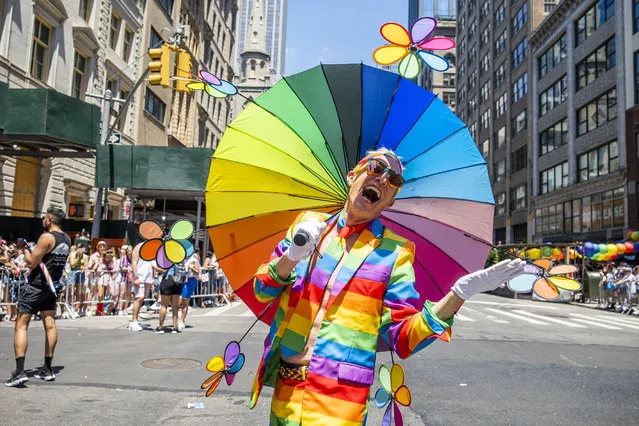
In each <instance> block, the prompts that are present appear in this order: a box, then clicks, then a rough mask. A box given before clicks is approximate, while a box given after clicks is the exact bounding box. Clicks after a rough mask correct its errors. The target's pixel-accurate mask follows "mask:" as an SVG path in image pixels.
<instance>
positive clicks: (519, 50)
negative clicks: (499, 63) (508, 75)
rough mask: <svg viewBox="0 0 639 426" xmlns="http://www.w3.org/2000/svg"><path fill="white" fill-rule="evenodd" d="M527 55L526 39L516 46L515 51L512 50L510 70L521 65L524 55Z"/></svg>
mask: <svg viewBox="0 0 639 426" xmlns="http://www.w3.org/2000/svg"><path fill="white" fill-rule="evenodd" d="M527 54H528V39H527V38H525V39H523V40H522V41H521V43H519V44H518V45H517V47H516V48H515V50H513V55H512V56H513V60H512V69H515V68H517V67H518V66H519V64H521V63H522V62H523V61H524V59H525V58H526V55H527Z"/></svg>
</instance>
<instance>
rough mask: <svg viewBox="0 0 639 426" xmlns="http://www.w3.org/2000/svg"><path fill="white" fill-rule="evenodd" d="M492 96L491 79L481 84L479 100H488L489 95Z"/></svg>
mask: <svg viewBox="0 0 639 426" xmlns="http://www.w3.org/2000/svg"><path fill="white" fill-rule="evenodd" d="M489 96H490V80H488V81H487V82H486V83H484V85H483V86H481V90H480V91H479V102H486V101H487V100H488V97H489Z"/></svg>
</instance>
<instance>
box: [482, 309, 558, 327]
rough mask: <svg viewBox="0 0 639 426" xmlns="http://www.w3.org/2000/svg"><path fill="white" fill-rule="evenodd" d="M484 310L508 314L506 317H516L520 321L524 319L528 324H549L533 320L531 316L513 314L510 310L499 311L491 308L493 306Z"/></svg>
mask: <svg viewBox="0 0 639 426" xmlns="http://www.w3.org/2000/svg"><path fill="white" fill-rule="evenodd" d="M486 310H487V311H490V312H494V313H496V314H499V315H506V316H508V317H512V318H517V319H520V320H522V321H526V322H528V323H530V324H535V325H550V324H548V323H546V322H541V321H537V320H534V319H532V318H528V317H525V316H523V315H517V314H513V313H512V312H506V311H500V310H497V309H493V308H486Z"/></svg>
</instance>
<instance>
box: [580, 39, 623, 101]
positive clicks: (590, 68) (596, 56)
mask: <svg viewBox="0 0 639 426" xmlns="http://www.w3.org/2000/svg"><path fill="white" fill-rule="evenodd" d="M616 63H617V59H616V51H615V37H614V36H612V37H611V38H610V39H608V40H607V41H606V42H605V43H604V44H602V45H601V46H599V47H598V48H597V49H595V50H594V51H593V52H592V53H591V54H590V55H588V56H587V57H586V58H585V59H584V60H583V61H581V62H579V63H578V64H577V67H576V70H575V72H576V74H577V78H576V81H577V90H578V91H579V90H581V89H583V88H584V87H586V86H587V85H588V84H590V83H592V82H593V81H595V80H596V79H597V78H599V77H600V76H601V75H602V74H603V73H604V72H605V71H608V70H610V69H612V68H614V66H615V65H616Z"/></svg>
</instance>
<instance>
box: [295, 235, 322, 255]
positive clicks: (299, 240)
mask: <svg viewBox="0 0 639 426" xmlns="http://www.w3.org/2000/svg"><path fill="white" fill-rule="evenodd" d="M293 242H294V243H295V245H296V246H300V247H301V246H304V245H306V243H307V242H308V238H306V235H304V234H301V233H300V234H297V235H295V236H294V237H293ZM313 250H314V251H315V253H316V254H317V255H318V256H319V258H320V259H321V258H322V253H320V252H319V250H317V246H315V247H313Z"/></svg>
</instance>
